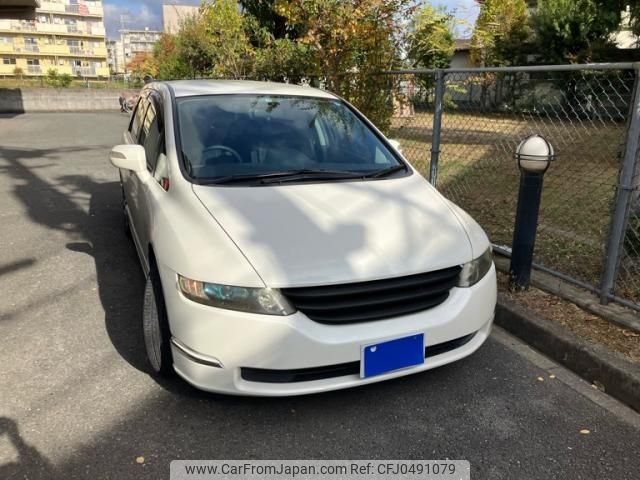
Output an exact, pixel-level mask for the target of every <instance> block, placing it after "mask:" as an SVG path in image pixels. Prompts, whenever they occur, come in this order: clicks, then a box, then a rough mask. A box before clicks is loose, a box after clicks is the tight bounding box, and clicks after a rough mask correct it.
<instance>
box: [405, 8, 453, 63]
mask: <svg viewBox="0 0 640 480" xmlns="http://www.w3.org/2000/svg"><path fill="white" fill-rule="evenodd" d="M453 27H454V19H453V16H452V15H451V14H450V13H447V12H446V10H444V9H441V8H440V9H438V8H434V7H432V6H431V5H428V4H425V5H424V6H423V7H422V8H420V9H419V10H418V11H417V12H416V14H415V16H414V17H413V20H412V24H411V29H410V33H409V35H408V38H407V47H408V50H407V56H408V58H409V60H411V62H412V64H413V66H414V67H418V68H447V67H449V64H450V63H451V58H453V54H454V52H455V41H454V38H453Z"/></svg>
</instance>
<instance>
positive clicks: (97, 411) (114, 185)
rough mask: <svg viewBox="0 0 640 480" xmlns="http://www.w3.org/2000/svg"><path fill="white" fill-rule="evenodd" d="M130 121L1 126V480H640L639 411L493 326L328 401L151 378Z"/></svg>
mask: <svg viewBox="0 0 640 480" xmlns="http://www.w3.org/2000/svg"><path fill="white" fill-rule="evenodd" d="M126 124H127V117H126V116H124V115H119V114H117V113H113V114H111V113H82V114H71V113H69V114H26V115H17V116H9V115H4V116H0V479H3V480H4V479H14V478H15V479H18V478H20V479H22V478H29V479H39V478H42V479H49V478H51V479H54V478H56V479H57V478H60V479H69V480H70V479H85V478H86V479H103V478H104V479H159V478H168V472H169V462H170V461H171V460H173V459H323V458H327V459H330V458H335V459H445V458H448V459H465V460H469V461H470V462H471V467H472V478H476V479H478V478H479V479H485V478H491V479H503V478H504V479H542V478H545V479H551V478H558V479H560V478H562V479H590V480H591V479H637V478H638V475H639V474H638V472H640V455H638V452H640V416H639V415H637V414H636V413H633V412H632V411H631V410H629V409H627V408H626V407H624V406H622V405H621V404H619V403H617V402H616V401H615V400H613V399H611V398H609V397H608V396H607V395H606V394H604V393H602V392H600V391H598V390H595V389H593V388H591V386H590V385H588V384H586V383H585V382H582V381H581V380H579V379H577V378H576V377H575V376H574V375H572V374H571V373H569V372H568V371H567V370H565V369H563V368H561V367H559V366H557V365H555V364H554V363H553V362H551V361H550V360H547V359H546V358H545V357H543V356H541V355H540V354H538V353H536V352H534V351H533V350H531V349H529V348H528V347H527V346H526V345H524V344H522V343H521V342H519V341H518V340H516V339H515V338H513V337H511V336H509V335H508V334H506V333H505V332H503V331H501V330H499V329H496V330H495V331H494V333H493V334H492V336H491V338H490V339H489V340H488V341H487V343H486V344H485V345H484V346H483V347H482V348H481V349H480V350H479V351H478V352H477V353H475V354H474V355H473V356H471V357H469V358H468V359H465V360H463V361H461V362H458V363H456V364H452V365H449V366H446V367H442V368H439V369H436V370H432V371H429V372H425V373H423V374H418V375H414V376H410V377H405V378H402V379H398V380H394V381H390V382H386V383H381V384H375V385H370V386H367V387H363V388H358V389H352V390H346V391H340V392H332V393H327V394H321V395H313V396H306V397H294V398H286V399H260V398H240V397H225V396H219V395H212V394H207V393H202V392H199V391H196V390H195V389H193V388H191V387H189V386H187V385H186V384H184V383H183V382H181V381H180V380H178V379H175V380H168V381H167V380H163V381H159V380H158V379H156V378H155V377H153V376H151V375H150V374H149V370H148V368H147V365H146V361H145V356H144V346H143V341H142V331H141V324H140V312H141V300H142V290H143V277H142V274H141V271H140V268H139V266H138V262H137V258H136V255H135V252H134V249H133V247H132V245H131V244H130V242H129V240H128V239H127V237H126V236H125V235H124V233H123V229H122V218H121V212H120V188H119V184H118V175H117V171H116V170H115V169H113V168H112V167H111V166H110V165H109V164H108V161H107V153H108V151H109V148H110V147H111V146H112V145H114V144H116V143H119V141H120V138H121V135H122V131H123V130H124V129H125V128H126ZM581 430H583V431H584V430H588V431H589V433H580V432H581ZM138 457H143V459H144V460H142V459H140V458H138ZM139 462H140V463H139Z"/></svg>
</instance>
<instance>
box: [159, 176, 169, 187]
mask: <svg viewBox="0 0 640 480" xmlns="http://www.w3.org/2000/svg"><path fill="white" fill-rule="evenodd" d="M160 186H162V188H164V189H165V190H169V179H168V178H167V177H162V178H161V179H160Z"/></svg>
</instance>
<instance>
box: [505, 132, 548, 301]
mask: <svg viewBox="0 0 640 480" xmlns="http://www.w3.org/2000/svg"><path fill="white" fill-rule="evenodd" d="M516 160H517V161H518V167H519V168H520V172H521V175H520V192H519V193H518V209H517V211H516V225H515V228H514V230H513V247H512V248H513V250H512V253H511V267H510V269H509V286H510V288H511V289H512V290H516V291H520V290H526V289H527V288H529V281H530V279H531V265H532V263H533V247H534V245H535V241H536V230H537V229H538V213H539V211H540V198H541V195H542V183H543V180H544V174H545V172H546V171H547V170H548V169H549V165H550V164H551V161H553V160H555V153H554V150H553V147H552V146H551V144H550V143H549V142H548V141H547V140H545V139H544V138H543V137H541V136H540V135H531V136H530V137H527V138H525V139H524V140H523V141H522V142H521V143H520V145H518V149H517V150H516Z"/></svg>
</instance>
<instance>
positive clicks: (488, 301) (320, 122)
mask: <svg viewBox="0 0 640 480" xmlns="http://www.w3.org/2000/svg"><path fill="white" fill-rule="evenodd" d="M110 160H111V162H112V164H113V165H114V166H116V167H118V168H119V170H120V178H121V183H122V190H123V210H124V216H125V224H126V226H127V228H128V229H130V233H131V236H132V238H133V241H134V244H135V247H136V249H137V252H138V255H139V257H140V261H141V264H142V267H143V270H144V273H145V275H146V278H147V283H146V289H145V298H144V313H143V319H142V321H143V327H144V337H145V344H146V349H147V354H148V357H149V362H150V364H151V366H152V368H153V370H154V371H155V372H158V373H162V374H168V373H171V372H173V371H174V370H175V372H177V373H178V374H179V375H180V376H181V377H183V378H184V379H185V380H186V381H187V382H189V383H191V384H192V385H194V386H196V387H198V388H201V389H203V390H208V391H214V392H223V393H233V394H244V395H296V394H305V393H313V392H322V391H327V390H333V389H339V388H345V387H353V386H357V385H364V384H367V383H371V382H377V381H381V380H386V379H390V378H395V377H399V376H402V375H408V374H411V373H416V372H421V371H423V370H426V369H430V368H434V367H437V366H440V365H443V364H446V363H450V362H453V361H455V360H459V359H461V358H463V357H466V356H468V355H470V354H471V353H473V352H474V351H475V350H476V349H477V348H479V347H480V345H481V344H482V343H483V342H484V341H485V340H486V338H487V336H488V335H489V332H490V329H491V325H492V321H493V315H494V309H495V304H496V275H495V268H494V265H493V261H492V256H491V248H490V243H489V240H488V239H487V236H486V235H485V233H484V232H483V231H482V229H481V228H480V227H479V226H478V225H477V224H476V222H474V221H473V220H472V219H471V218H470V217H469V216H468V215H467V214H466V213H465V212H464V211H462V210H461V209H460V208H458V207H457V206H455V205H454V204H452V203H451V202H449V201H448V200H447V199H445V198H444V197H443V196H442V195H440V194H439V193H438V192H437V191H436V190H435V189H434V188H433V187H432V186H431V185H430V184H429V183H428V182H427V181H426V180H425V179H424V178H423V177H422V176H421V175H420V174H419V173H418V172H417V171H416V170H415V169H414V168H413V167H412V166H411V165H410V164H409V163H408V162H407V160H406V159H404V158H403V156H402V154H401V153H400V152H399V150H398V148H396V147H395V146H394V144H393V143H392V142H390V141H389V140H387V139H386V138H385V137H384V136H383V135H382V134H381V133H380V132H379V131H378V130H377V129H376V128H375V127H374V126H373V125H372V124H371V123H370V122H369V121H368V120H367V119H366V118H365V117H364V116H363V115H362V114H360V113H359V112H358V111H357V110H356V109H355V108H354V107H353V106H351V105H349V104H348V103H347V102H345V101H344V100H342V99H340V98H338V97H336V96H335V95H332V94H330V93H327V92H325V91H321V90H316V89H312V88H305V87H298V86H291V85H285V84H276V83H261V82H248V81H176V82H160V83H150V84H148V85H146V86H145V87H144V89H143V90H142V92H141V95H140V99H139V101H138V104H137V106H136V109H135V111H134V113H133V116H132V119H131V123H130V125H129V128H128V130H127V131H126V132H125V134H124V144H123V145H118V146H116V147H114V148H113V150H112V152H111V154H110Z"/></svg>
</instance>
